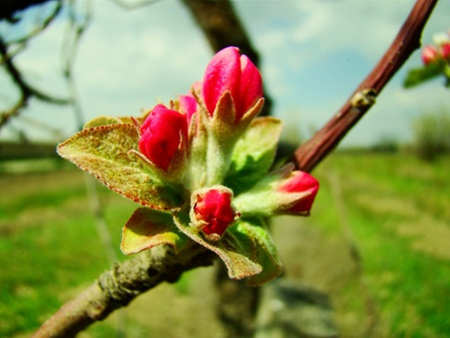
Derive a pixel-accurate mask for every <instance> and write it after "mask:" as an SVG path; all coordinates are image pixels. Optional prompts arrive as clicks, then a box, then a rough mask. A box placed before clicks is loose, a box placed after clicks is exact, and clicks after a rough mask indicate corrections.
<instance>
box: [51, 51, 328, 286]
mask: <svg viewBox="0 0 450 338" xmlns="http://www.w3.org/2000/svg"><path fill="white" fill-rule="evenodd" d="M263 103H264V98H263V91H262V79H261V75H260V73H259V71H258V69H257V68H256V66H255V65H254V64H253V63H252V62H251V61H250V60H249V58H248V57H247V56H245V55H241V54H240V52H239V50H238V49H237V48H235V47H228V48H225V49H223V50H221V51H219V52H218V53H217V54H216V55H215V56H214V57H213V58H212V60H211V62H210V63H209V64H208V66H207V68H206V71H205V74H204V77H203V80H202V81H201V82H198V83H195V84H194V85H193V86H192V88H191V92H190V93H188V94H187V95H181V96H179V98H178V99H177V100H174V101H171V102H170V103H169V105H163V104H157V105H156V106H155V107H154V108H153V109H151V110H150V111H148V112H146V113H145V115H144V116H143V117H142V118H128V117H124V118H112V117H100V118H97V119H95V120H93V121H90V122H89V123H88V124H87V125H86V126H85V128H84V130H83V131H81V132H80V133H78V134H76V135H74V136H73V137H72V138H70V139H69V140H67V141H66V142H64V143H62V144H61V145H59V147H58V152H59V154H60V155H61V156H63V157H65V158H67V159H69V160H71V161H72V162H74V163H75V164H77V165H78V166H79V167H81V168H82V169H84V170H87V171H89V172H90V173H92V174H93V175H95V176H96V177H97V178H98V179H99V180H100V181H102V182H103V183H104V184H106V185H107V186H108V187H109V188H110V189H112V190H114V191H116V192H118V193H119V194H121V195H123V196H125V197H127V198H130V199H132V200H133V201H135V202H137V203H139V204H141V205H142V206H143V208H139V209H137V210H136V211H135V213H134V214H133V215H132V217H131V218H130V220H129V221H128V223H127V224H126V225H125V227H124V229H123V234H122V244H121V248H122V251H123V252H124V253H125V254H131V253H137V252H140V251H142V250H146V249H149V248H151V247H153V246H155V245H160V244H169V245H172V246H173V247H174V248H175V249H176V250H177V251H178V252H181V251H183V250H184V249H185V248H187V247H188V245H187V243H192V241H193V242H196V243H198V244H200V245H202V246H204V247H205V248H207V249H209V250H211V251H213V252H215V253H217V254H218V256H219V257H220V258H221V259H222V260H223V261H224V262H225V264H226V265H227V268H228V272H229V275H230V277H231V278H244V277H249V283H250V284H254V285H257V284H261V283H264V282H266V281H268V280H270V279H272V278H274V277H276V276H277V275H278V274H279V273H280V271H281V263H280V261H279V258H278V255H277V251H276V248H275V246H274V244H273V243H272V240H271V238H270V235H269V233H268V231H267V229H266V227H265V225H264V219H265V218H266V217H270V216H273V215H277V214H294V215H308V214H309V212H310V209H311V206H312V204H313V201H314V198H315V196H316V194H317V190H318V187H319V184H318V181H317V180H316V179H315V178H313V177H312V176H311V175H309V174H307V173H304V172H301V171H297V170H294V168H293V166H292V165H286V166H284V167H281V168H277V169H275V170H273V171H271V172H269V170H270V169H271V167H272V162H273V159H274V156H275V151H276V147H277V143H278V138H279V136H280V133H281V122H280V121H279V120H278V119H275V118H271V117H256V115H258V113H259V112H260V111H261V109H262V106H263Z"/></svg>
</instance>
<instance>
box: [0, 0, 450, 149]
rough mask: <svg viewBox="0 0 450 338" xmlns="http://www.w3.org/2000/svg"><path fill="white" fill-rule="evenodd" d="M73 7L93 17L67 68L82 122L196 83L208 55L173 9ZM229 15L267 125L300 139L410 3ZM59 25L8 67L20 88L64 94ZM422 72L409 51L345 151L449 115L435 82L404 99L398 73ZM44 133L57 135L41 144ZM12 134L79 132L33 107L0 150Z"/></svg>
mask: <svg viewBox="0 0 450 338" xmlns="http://www.w3.org/2000/svg"><path fill="white" fill-rule="evenodd" d="M78 4H79V7H78V9H79V11H80V13H83V10H84V8H85V7H86V6H91V9H92V21H91V23H90V25H89V26H88V29H87V31H86V33H85V34H84V35H83V37H82V40H81V41H80V44H79V49H78V51H77V54H76V58H75V64H74V79H75V84H76V88H77V93H78V97H79V102H80V104H81V107H82V111H83V118H84V120H85V121H87V120H90V119H92V118H94V117H96V116H99V115H109V116H124V115H135V116H136V115H139V114H140V112H141V111H142V110H144V109H150V108H152V107H153V106H154V105H155V104H157V103H158V102H164V103H168V101H169V100H170V99H173V98H176V97H177V95H180V94H184V93H186V92H188V91H189V89H190V87H191V84H192V83H194V82H195V81H198V80H200V79H202V77H203V72H204V69H205V68H206V65H207V64H208V62H209V60H210V58H211V57H212V55H213V52H212V50H211V48H210V47H209V45H208V43H207V41H206V39H205V38H204V36H203V33H202V32H201V30H200V29H199V28H198V27H197V26H196V24H195V21H194V20H193V18H192V16H191V15H190V13H189V12H188V10H187V9H186V8H185V7H184V6H183V4H182V3H181V1H178V0H160V1H156V2H155V3H153V4H151V5H148V6H145V7H141V8H139V9H136V10H125V9H123V8H122V7H120V6H117V5H116V4H115V3H114V2H113V1H110V0H91V1H87V0H79V1H78ZM233 5H234V7H235V9H236V11H237V13H238V15H239V17H240V18H241V20H242V22H243V24H244V26H245V28H246V30H247V32H248V34H249V36H250V38H251V39H252V41H253V44H254V46H255V48H256V49H257V51H258V52H259V53H260V55H261V59H262V60H261V73H262V76H263V81H264V84H265V86H266V88H267V91H268V93H269V94H270V96H271V97H272V98H273V100H274V107H273V108H274V111H273V112H274V115H275V116H277V117H279V118H281V119H282V120H284V121H285V124H286V125H289V128H290V129H296V130H298V131H299V133H300V134H301V135H303V136H304V137H307V136H310V135H311V133H312V131H313V130H317V129H318V128H320V127H321V126H322V125H324V124H325V123H326V122H327V121H328V119H330V118H331V117H332V116H333V114H334V113H335V112H337V110H338V109H339V108H340V107H341V106H342V104H343V103H344V102H345V101H346V100H347V98H348V97H349V96H350V95H351V94H352V92H353V91H354V89H355V88H356V87H357V86H358V84H359V83H360V82H361V81H362V80H363V79H364V78H365V76H366V75H367V74H368V73H369V72H370V71H371V69H372V68H373V67H374V66H375V64H376V63H377V61H378V60H379V58H380V57H381V56H382V55H383V53H384V52H385V50H386V49H387V48H388V47H389V45H390V44H391V42H392V41H393V39H394V38H395V36H396V34H397V32H398V30H399V29H400V27H401V25H402V24H403V22H404V19H405V18H406V17H407V15H408V14H409V12H410V10H411V9H412V7H413V5H414V1H409V0H390V1H387V0H352V1H350V0H333V1H331V0H329V1H322V0H301V1H300V0H297V1H287V0H259V1H257V0H241V1H233ZM48 6H50V5H48ZM48 6H47V7H48ZM44 10H49V8H47V9H45V8H43V9H42V8H41V9H38V10H35V11H32V12H30V14H29V17H27V21H26V23H27V24H28V25H30V26H32V25H33V22H34V20H36V18H39V17H40V16H42V15H43V13H44V12H42V11H44ZM449 14H450V0H440V1H439V3H438V4H437V6H436V8H435V10H434V12H433V14H432V16H431V19H430V20H429V21H428V23H427V26H426V28H425V31H424V34H423V40H422V41H423V43H424V44H428V43H431V41H432V40H431V39H432V36H433V34H435V33H437V32H443V31H447V30H449V29H450V20H449V19H448V18H449ZM67 26H68V25H67V19H66V16H64V15H61V17H60V18H58V20H56V21H55V22H53V23H52V25H51V26H50V27H49V28H47V29H46V30H45V31H44V32H43V33H41V34H40V35H39V36H37V37H36V38H34V39H33V40H32V41H31V42H30V43H29V44H28V46H27V48H26V49H25V50H24V51H22V52H21V53H20V54H19V55H18V56H17V57H16V59H15V60H16V62H17V65H18V66H19V67H20V69H22V70H23V71H24V73H25V74H26V78H27V80H28V81H29V82H30V83H32V84H33V85H35V86H37V87H39V88H42V89H44V90H45V91H46V92H49V93H54V94H57V95H58V96H66V95H67V93H68V91H67V85H66V82H65V81H64V79H63V78H62V76H61V66H62V59H63V58H62V52H61V51H62V46H63V45H64V41H65V38H66V36H67V35H66V32H67ZM22 29H23V27H22ZM0 31H1V32H2V34H3V36H5V35H6V36H10V37H13V36H14V34H17V28H16V32H14V30H13V29H11V27H9V26H8V25H5V24H1V25H0ZM420 65H421V61H420V52H419V51H416V52H415V53H414V54H413V55H412V56H411V58H410V59H409V60H408V61H407V63H406V64H405V65H404V67H403V68H402V69H401V70H400V71H399V72H398V73H397V74H396V76H395V77H394V78H393V79H392V80H391V82H390V83H389V84H388V85H387V86H386V87H385V89H384V90H383V92H382V93H381V94H380V95H379V96H378V99H377V103H376V105H375V106H374V107H373V108H372V109H371V110H370V111H369V112H368V113H367V115H366V116H364V117H363V119H362V120H361V121H360V122H359V123H358V124H357V125H356V126H355V127H354V128H353V129H352V130H351V131H350V133H349V134H348V135H347V136H346V138H345V139H344V141H343V145H352V146H353V145H370V144H373V143H376V142H377V141H379V140H380V139H383V138H390V139H394V140H398V141H401V142H408V141H410V140H411V138H412V132H411V130H412V123H413V121H414V119H415V118H417V117H418V116H420V115H422V114H424V113H427V112H433V111H437V110H439V109H447V110H450V92H449V90H448V89H445V87H444V85H443V83H444V81H443V78H439V79H436V80H433V81H431V82H429V83H427V84H424V85H421V86H418V87H416V88H412V89H408V90H405V89H403V87H402V82H403V80H404V78H405V76H406V73H407V71H408V69H411V68H414V67H419V66H420ZM0 88H2V90H1V92H0V110H3V109H5V108H6V107H8V106H11V105H12V104H13V103H14V100H15V99H16V98H17V94H16V93H15V92H14V91H13V90H12V86H11V83H10V80H9V78H8V76H7V75H6V74H5V72H4V70H3V69H2V70H1V71H0ZM49 128H50V129H56V130H59V131H60V133H59V134H56V133H53V134H52V133H49ZM17 130H25V132H26V134H27V135H28V136H29V138H30V139H32V140H48V139H52V140H53V139H54V138H58V139H59V140H62V139H64V138H66V137H68V136H70V135H71V134H73V133H75V132H76V131H77V124H76V120H75V118H74V114H73V109H72V108H70V107H62V106H55V105H49V104H44V103H42V102H39V101H36V100H32V101H31V102H30V104H29V105H28V107H27V108H26V110H24V111H23V112H22V113H21V117H19V118H15V119H14V120H12V121H11V123H10V124H9V125H8V126H6V127H5V128H3V129H1V130H0V139H10V138H13V137H14V135H15V131H17Z"/></svg>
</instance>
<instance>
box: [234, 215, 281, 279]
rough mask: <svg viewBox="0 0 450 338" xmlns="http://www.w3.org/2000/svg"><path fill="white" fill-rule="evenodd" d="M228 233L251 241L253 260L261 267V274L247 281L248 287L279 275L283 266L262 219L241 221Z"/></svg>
mask: <svg viewBox="0 0 450 338" xmlns="http://www.w3.org/2000/svg"><path fill="white" fill-rule="evenodd" d="M229 231H230V232H231V233H232V234H233V235H234V236H236V237H238V236H240V237H246V238H250V239H251V240H252V245H253V246H254V248H253V249H252V250H251V251H253V252H254V253H255V257H254V258H253V259H254V261H255V262H257V263H258V264H259V265H261V266H262V267H263V270H262V272H261V273H259V274H257V275H254V276H251V277H250V278H249V279H248V281H247V284H248V285H251V286H258V285H262V284H264V283H267V282H269V281H271V280H273V279H275V278H276V277H278V276H279V275H280V274H281V272H282V270H283V264H282V262H281V259H280V257H279V255H278V251H277V248H276V246H275V243H274V242H273V240H272V236H271V235H270V233H269V230H268V229H267V227H266V225H265V223H264V221H263V220H262V219H257V218H252V219H241V220H239V221H238V222H237V224H236V226H234V227H232V228H230V229H229Z"/></svg>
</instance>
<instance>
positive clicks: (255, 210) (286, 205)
mask: <svg viewBox="0 0 450 338" xmlns="http://www.w3.org/2000/svg"><path fill="white" fill-rule="evenodd" d="M318 189H319V182H318V181H317V180H316V179H315V178H314V177H312V176H311V175H309V174H307V173H304V172H302V171H298V170H295V171H291V166H290V165H287V166H285V167H282V168H280V169H279V170H277V171H275V172H273V173H272V174H270V175H268V176H267V177H266V178H264V179H262V180H261V181H259V182H258V183H257V184H255V185H254V186H253V188H251V189H250V190H248V191H246V192H245V193H243V194H239V195H238V196H236V197H235V198H234V200H233V205H234V206H235V208H236V210H239V212H240V213H241V214H242V216H243V217H247V216H262V217H271V216H273V215H282V214H294V215H305V216H306V215H309V211H310V210H311V206H312V204H313V202H314V199H315V197H316V194H317V191H318Z"/></svg>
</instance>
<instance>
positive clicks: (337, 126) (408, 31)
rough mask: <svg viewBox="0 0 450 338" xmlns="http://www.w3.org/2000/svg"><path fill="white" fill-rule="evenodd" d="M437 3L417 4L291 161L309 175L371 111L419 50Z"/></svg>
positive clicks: (434, 0) (425, 0)
mask: <svg viewBox="0 0 450 338" xmlns="http://www.w3.org/2000/svg"><path fill="white" fill-rule="evenodd" d="M436 3H437V0H417V2H416V4H415V5H414V7H413V9H412V11H411V13H410V14H409V16H408V18H407V19H406V21H405V23H404V24H403V26H402V28H401V29H400V31H399V33H398V34H397V37H396V38H395V40H394V42H393V43H392V45H391V46H390V47H389V49H388V50H387V51H386V53H385V54H384V55H383V57H382V58H381V60H380V61H379V62H378V64H377V65H376V67H375V68H374V69H373V70H372V72H371V73H370V74H369V75H368V76H367V78H366V79H365V80H364V81H363V82H361V84H360V85H359V87H358V88H357V89H356V90H355V92H354V93H353V94H352V95H351V96H350V98H349V99H348V100H347V102H345V104H344V105H343V106H342V108H341V109H340V110H339V111H338V112H337V113H336V115H334V116H333V118H332V119H331V120H330V121H329V122H328V123H327V124H326V125H325V126H324V127H323V128H322V129H320V130H319V131H318V132H317V133H316V134H315V135H314V136H313V137H312V138H311V139H310V140H309V141H307V142H306V143H304V144H302V145H300V146H299V147H298V148H297V150H296V151H295V154H294V158H293V161H294V163H295V164H296V165H297V167H298V168H299V169H301V170H304V171H307V172H310V171H311V170H312V169H313V168H314V167H315V166H316V165H317V164H319V163H320V162H321V161H322V160H323V159H324V158H325V157H326V156H327V155H328V154H329V153H330V152H331V151H332V150H333V149H334V148H336V146H337V145H338V144H339V142H340V141H341V140H342V139H343V138H344V136H345V135H346V134H347V133H348V132H349V130H350V129H351V128H352V127H353V126H354V125H355V124H356V123H357V122H358V121H359V119H360V118H361V117H362V116H363V115H364V114H365V113H366V112H367V111H368V110H369V109H370V107H371V106H372V105H373V103H374V102H375V98H376V96H378V95H379V94H380V92H381V90H382V89H383V88H384V86H385V85H386V84H387V83H388V82H389V80H390V79H391V78H392V77H393V76H394V74H395V73H396V72H397V71H398V70H399V69H400V67H401V66H402V65H403V64H404V63H405V61H406V60H407V59H408V58H409V56H410V55H411V54H412V53H413V52H414V50H416V49H417V48H419V47H420V37H421V34H422V30H423V28H424V26H425V23H426V22H427V20H428V18H429V16H430V14H431V12H432V11H433V8H434V6H435V5H436Z"/></svg>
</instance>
